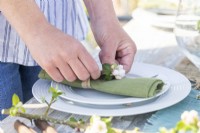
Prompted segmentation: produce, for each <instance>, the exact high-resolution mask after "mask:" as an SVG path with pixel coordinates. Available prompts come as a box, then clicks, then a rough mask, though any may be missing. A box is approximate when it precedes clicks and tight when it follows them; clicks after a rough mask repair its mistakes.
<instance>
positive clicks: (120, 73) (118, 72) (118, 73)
mask: <svg viewBox="0 0 200 133" xmlns="http://www.w3.org/2000/svg"><path fill="white" fill-rule="evenodd" d="M125 74H126V71H125V70H124V68H123V66H122V65H118V66H116V67H114V68H113V72H112V75H113V76H115V78H116V79H122V78H123V77H124V76H125Z"/></svg>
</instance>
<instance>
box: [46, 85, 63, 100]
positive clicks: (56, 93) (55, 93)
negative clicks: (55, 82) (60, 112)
mask: <svg viewBox="0 0 200 133" xmlns="http://www.w3.org/2000/svg"><path fill="white" fill-rule="evenodd" d="M49 92H51V93H52V98H53V99H54V100H56V99H57V98H58V97H59V96H60V95H62V94H63V92H61V91H60V90H58V89H57V88H53V87H50V89H49Z"/></svg>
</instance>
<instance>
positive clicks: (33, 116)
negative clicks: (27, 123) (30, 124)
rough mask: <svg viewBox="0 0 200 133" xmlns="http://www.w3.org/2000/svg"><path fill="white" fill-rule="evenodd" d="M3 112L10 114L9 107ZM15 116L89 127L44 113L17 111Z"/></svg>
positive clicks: (75, 126)
mask: <svg viewBox="0 0 200 133" xmlns="http://www.w3.org/2000/svg"><path fill="white" fill-rule="evenodd" d="M1 113H2V114H5V115H10V111H9V109H3V110H2V112H1ZM15 116H19V117H23V118H26V119H29V120H44V121H48V122H51V123H54V124H62V125H68V126H70V127H72V128H80V129H85V128H86V127H87V125H86V124H82V123H78V122H72V121H69V120H58V119H55V118H52V117H48V116H44V115H33V114H27V113H21V112H17V113H16V115H15Z"/></svg>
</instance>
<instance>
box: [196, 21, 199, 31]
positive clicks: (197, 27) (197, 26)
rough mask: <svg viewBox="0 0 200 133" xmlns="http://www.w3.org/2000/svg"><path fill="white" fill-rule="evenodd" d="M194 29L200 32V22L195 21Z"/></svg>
mask: <svg viewBox="0 0 200 133" xmlns="http://www.w3.org/2000/svg"><path fill="white" fill-rule="evenodd" d="M196 29H197V30H198V31H199V32H200V20H199V21H197V25H196Z"/></svg>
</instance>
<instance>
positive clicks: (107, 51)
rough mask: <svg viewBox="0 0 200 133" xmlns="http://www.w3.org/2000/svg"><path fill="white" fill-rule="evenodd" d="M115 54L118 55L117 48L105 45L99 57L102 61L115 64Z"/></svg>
mask: <svg viewBox="0 0 200 133" xmlns="http://www.w3.org/2000/svg"><path fill="white" fill-rule="evenodd" d="M115 56H116V49H114V48H112V49H111V48H109V47H107V48H105V47H103V48H102V49H101V51H100V53H99V58H100V60H101V63H102V64H104V63H108V64H114V63H115Z"/></svg>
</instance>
